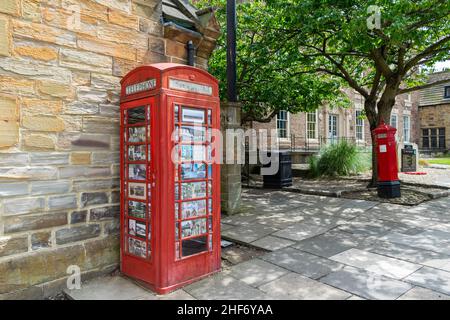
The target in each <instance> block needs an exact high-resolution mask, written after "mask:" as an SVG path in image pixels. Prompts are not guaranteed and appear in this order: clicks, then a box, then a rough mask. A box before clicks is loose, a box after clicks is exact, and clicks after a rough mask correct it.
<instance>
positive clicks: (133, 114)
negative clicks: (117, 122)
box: [127, 106, 145, 124]
mask: <svg viewBox="0 0 450 320" xmlns="http://www.w3.org/2000/svg"><path fill="white" fill-rule="evenodd" d="M127 118H128V124H135V123H141V122H144V121H145V106H142V107H137V108H131V109H128V117H127Z"/></svg>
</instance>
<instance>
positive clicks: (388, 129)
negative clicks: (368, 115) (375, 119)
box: [373, 121, 397, 135]
mask: <svg viewBox="0 0 450 320" xmlns="http://www.w3.org/2000/svg"><path fill="white" fill-rule="evenodd" d="M373 132H374V133H375V134H379V133H391V134H393V135H394V134H395V133H396V132H397V129H396V128H394V127H392V126H390V125H388V124H386V123H384V121H381V123H380V124H379V125H378V127H376V128H375V129H374V130H373Z"/></svg>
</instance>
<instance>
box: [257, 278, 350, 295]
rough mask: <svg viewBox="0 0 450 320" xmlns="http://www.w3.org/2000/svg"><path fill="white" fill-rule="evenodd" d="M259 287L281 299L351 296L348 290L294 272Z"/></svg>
mask: <svg viewBox="0 0 450 320" xmlns="http://www.w3.org/2000/svg"><path fill="white" fill-rule="evenodd" d="M259 289H260V290H262V291H264V292H266V293H267V294H268V295H270V296H271V297H274V298H275V299H281V300H345V299H347V298H349V297H350V296H351V294H350V293H348V292H345V291H342V290H339V289H336V288H333V287H331V286H329V285H326V284H323V283H320V282H319V281H316V280H312V279H309V278H307V277H304V276H301V275H299V274H296V273H289V274H286V275H284V276H282V277H280V278H278V279H277V280H274V281H271V282H269V283H267V284H265V285H262V286H260V287H259Z"/></svg>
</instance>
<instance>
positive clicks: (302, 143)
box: [251, 90, 419, 151]
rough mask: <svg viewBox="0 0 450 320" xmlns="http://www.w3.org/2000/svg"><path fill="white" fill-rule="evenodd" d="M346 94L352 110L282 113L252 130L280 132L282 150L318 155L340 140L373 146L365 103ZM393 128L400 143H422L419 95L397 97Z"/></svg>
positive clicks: (393, 114)
mask: <svg viewBox="0 0 450 320" xmlns="http://www.w3.org/2000/svg"><path fill="white" fill-rule="evenodd" d="M346 93H347V95H348V97H349V98H350V101H351V106H350V107H349V108H333V107H332V106H329V105H327V106H323V107H321V108H319V109H318V110H316V111H314V112H302V113H297V114H291V113H288V112H285V111H281V112H279V113H278V114H277V116H276V117H274V118H273V119H272V121H271V122H269V123H258V122H253V123H252V124H251V127H252V128H254V129H256V130H259V129H268V130H270V129H277V131H278V143H279V148H280V149H292V150H300V151H317V150H318V149H320V148H321V147H322V146H323V145H326V144H327V143H332V142H333V141H339V140H347V141H350V142H354V143H356V144H358V145H359V146H362V147H364V146H370V145H371V140H372V139H371V133H370V126H369V123H368V121H367V119H366V118H365V117H364V116H362V114H363V109H364V99H363V97H362V96H361V95H360V94H358V93H356V92H355V91H353V90H346ZM390 124H391V125H392V126H394V127H396V128H397V130H398V133H397V141H398V142H413V143H417V142H418V138H419V135H418V131H419V127H418V93H411V94H404V95H400V96H397V99H396V104H395V106H394V108H393V110H392V115H391V123H390Z"/></svg>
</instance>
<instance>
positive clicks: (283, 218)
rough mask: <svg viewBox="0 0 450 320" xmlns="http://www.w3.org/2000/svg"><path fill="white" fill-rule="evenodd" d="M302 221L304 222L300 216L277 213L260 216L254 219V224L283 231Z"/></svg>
mask: <svg viewBox="0 0 450 320" xmlns="http://www.w3.org/2000/svg"><path fill="white" fill-rule="evenodd" d="M303 220H305V217H304V216H302V215H301V214H292V213H285V212H277V213H272V214H264V215H260V216H258V217H257V218H256V220H255V222H257V223H260V224H263V225H268V226H271V227H274V228H278V229H284V228H286V227H288V226H290V225H292V224H294V223H297V222H300V221H303Z"/></svg>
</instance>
